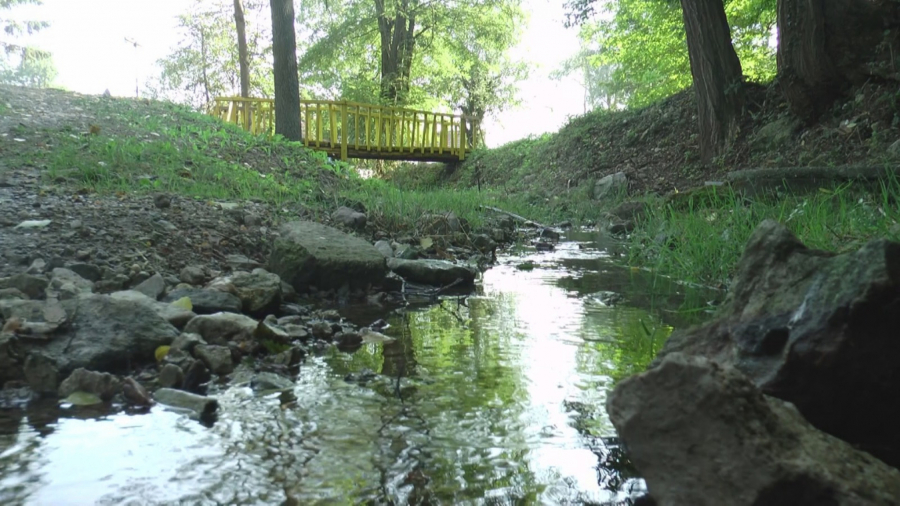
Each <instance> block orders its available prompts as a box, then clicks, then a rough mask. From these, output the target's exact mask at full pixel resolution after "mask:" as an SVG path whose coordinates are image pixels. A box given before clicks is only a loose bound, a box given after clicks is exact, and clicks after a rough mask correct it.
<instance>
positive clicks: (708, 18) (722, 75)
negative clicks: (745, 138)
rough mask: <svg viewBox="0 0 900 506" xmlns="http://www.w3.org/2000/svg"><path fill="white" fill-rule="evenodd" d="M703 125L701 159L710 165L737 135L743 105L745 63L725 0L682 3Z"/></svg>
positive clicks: (698, 110) (698, 112) (687, 0)
mask: <svg viewBox="0 0 900 506" xmlns="http://www.w3.org/2000/svg"><path fill="white" fill-rule="evenodd" d="M681 10H682V14H683V16H684V27H685V31H686V32H687V46H688V55H689V56H690V61H691V75H692V77H693V81H694V92H695V94H696V97H697V115H698V119H699V122H700V157H701V159H702V161H703V162H704V163H708V162H710V161H711V160H712V158H713V157H715V156H716V155H718V154H720V153H721V152H722V150H723V149H724V148H725V146H726V145H727V143H728V142H730V141H731V140H732V139H733V138H734V136H735V135H736V134H737V130H738V121H739V119H740V116H741V109H742V105H743V100H742V96H743V94H742V92H741V83H742V79H743V77H742V71H741V62H740V61H739V60H738V57H737V54H736V53H735V51H734V46H733V45H732V44H731V30H730V29H729V27H728V20H727V18H726V17H725V5H724V3H723V2H722V0H681Z"/></svg>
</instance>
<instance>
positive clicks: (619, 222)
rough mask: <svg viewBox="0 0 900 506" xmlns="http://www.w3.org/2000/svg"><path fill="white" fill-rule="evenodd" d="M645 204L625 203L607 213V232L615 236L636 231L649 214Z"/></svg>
mask: <svg viewBox="0 0 900 506" xmlns="http://www.w3.org/2000/svg"><path fill="white" fill-rule="evenodd" d="M648 209H649V208H648V207H647V204H646V203H645V202H636V201H635V202H623V203H621V204H619V205H618V206H616V207H615V208H613V209H612V210H610V211H609V212H607V213H605V215H604V217H605V220H606V231H607V232H609V233H610V234H613V235H620V234H627V233H630V232H632V231H633V230H634V228H635V227H636V226H637V223H638V222H639V221H641V220H643V219H644V218H645V217H646V216H647V213H648Z"/></svg>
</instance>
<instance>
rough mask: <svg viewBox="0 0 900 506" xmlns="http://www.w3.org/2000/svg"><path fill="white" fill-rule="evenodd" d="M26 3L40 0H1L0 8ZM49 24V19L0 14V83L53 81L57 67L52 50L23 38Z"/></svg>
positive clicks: (41, 83)
mask: <svg viewBox="0 0 900 506" xmlns="http://www.w3.org/2000/svg"><path fill="white" fill-rule="evenodd" d="M23 5H41V1H40V0H0V12H2V11H6V10H11V9H13V8H14V7H17V6H23ZM48 26H49V24H48V23H47V22H46V21H32V20H26V21H21V20H18V19H14V18H8V17H5V16H0V83H3V84H13V85H17V86H32V87H40V88H43V87H46V86H49V85H50V84H51V83H52V82H53V80H54V79H55V78H56V67H55V65H54V64H53V59H52V58H51V55H50V53H48V52H47V51H44V50H41V49H38V48H35V47H31V46H28V45H25V44H23V43H22V42H21V39H22V37H24V36H27V35H32V34H34V33H35V32H38V31H40V30H42V29H44V28H47V27H48Z"/></svg>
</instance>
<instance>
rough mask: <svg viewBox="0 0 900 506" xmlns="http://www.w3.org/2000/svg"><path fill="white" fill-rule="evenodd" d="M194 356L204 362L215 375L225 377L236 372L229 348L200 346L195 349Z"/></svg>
mask: <svg viewBox="0 0 900 506" xmlns="http://www.w3.org/2000/svg"><path fill="white" fill-rule="evenodd" d="M194 356H195V357H197V358H198V359H200V360H202V361H203V363H204V364H205V365H206V367H207V368H208V369H209V370H210V371H212V373H213V374H217V375H219V376H224V375H226V374H231V372H232V371H234V362H232V360H231V350H230V349H229V348H228V347H227V346H215V345H209V344H198V345H197V346H195V347H194Z"/></svg>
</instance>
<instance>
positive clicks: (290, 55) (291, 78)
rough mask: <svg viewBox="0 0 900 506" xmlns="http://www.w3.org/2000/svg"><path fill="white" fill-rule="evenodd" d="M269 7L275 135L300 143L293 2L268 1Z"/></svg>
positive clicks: (298, 86) (285, 0) (282, 0)
mask: <svg viewBox="0 0 900 506" xmlns="http://www.w3.org/2000/svg"><path fill="white" fill-rule="evenodd" d="M269 3H270V5H271V7H272V56H273V58H274V60H275V62H274V67H275V68H274V71H275V133H276V134H280V135H283V136H284V137H285V138H286V139H290V140H292V141H299V140H300V139H301V138H302V135H301V132H300V78H299V76H298V75H297V36H296V34H295V33H294V2H293V0H269Z"/></svg>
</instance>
